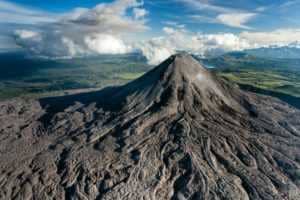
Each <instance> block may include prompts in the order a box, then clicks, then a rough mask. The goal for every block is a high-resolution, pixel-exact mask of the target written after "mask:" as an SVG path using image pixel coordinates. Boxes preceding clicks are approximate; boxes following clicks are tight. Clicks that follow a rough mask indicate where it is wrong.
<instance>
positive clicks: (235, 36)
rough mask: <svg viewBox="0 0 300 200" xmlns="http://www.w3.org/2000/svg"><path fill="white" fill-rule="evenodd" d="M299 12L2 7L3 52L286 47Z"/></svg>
mask: <svg viewBox="0 0 300 200" xmlns="http://www.w3.org/2000/svg"><path fill="white" fill-rule="evenodd" d="M299 10H300V0H227V1H224V0H144V1H142V0H64V1H61V0H43V1H41V0H0V44H1V45H0V49H1V50H3V49H4V50H5V49H15V48H20V47H21V48H23V49H26V50H28V51H30V52H31V53H36V54H40V55H43V54H45V56H55V57H60V56H75V55H78V54H80V55H83V54H89V53H91V52H92V53H99V54H101V53H116V54H117V53H127V52H130V51H136V50H139V51H142V52H144V53H145V52H146V51H152V52H150V53H149V52H147V53H148V54H150V55H152V56H155V57H164V56H163V55H165V56H166V55H168V54H170V53H172V52H173V51H175V50H179V49H180V50H185V49H186V50H190V51H197V52H198V53H199V54H205V53H207V52H213V51H215V50H216V49H222V50H223V51H230V50H239V49H245V48H255V47H260V46H268V45H289V44H291V43H293V44H294V43H298V42H299V41H300V20H299V19H300V12H299ZM76 31H78V32H80V33H81V34H80V36H81V37H80V36H79V35H78V34H77V35H76V34H75V32H76ZM193 40H194V42H193ZM49 41H50V42H49ZM191 41H192V42H191ZM193 43H195V45H194V44H193ZM196 43H197V44H196ZM51 44H54V45H51ZM114 45H115V46H114ZM47 49H48V50H47ZM170 49H171V50H170ZM50 51H53V52H50ZM157 51H158V52H157ZM145 54H146V53H145Z"/></svg>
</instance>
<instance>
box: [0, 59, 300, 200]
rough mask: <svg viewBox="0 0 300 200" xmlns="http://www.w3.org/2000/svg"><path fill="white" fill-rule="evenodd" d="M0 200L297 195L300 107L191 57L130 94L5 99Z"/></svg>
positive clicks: (238, 199)
mask: <svg viewBox="0 0 300 200" xmlns="http://www.w3.org/2000/svg"><path fill="white" fill-rule="evenodd" d="M0 199H20V200H21V199H43V200H44V199H57V200H58V199H78V200H79V199H83V200H85V199H122V200H135V199H144V200H168V199H170V200H176V199H178V200H187V199H189V200H194V199H195V200H196V199H202V200H225V199H226V200H248V199H253V200H299V199H300V111H299V110H297V109H295V108H293V107H291V106H289V105H288V104H286V103H283V102H281V101H279V100H277V99H275V98H271V97H268V96H259V95H256V94H254V93H248V92H244V91H241V90H240V89H239V88H238V87H237V86H236V85H234V84H232V83H230V82H228V81H226V80H224V79H221V78H219V77H217V76H215V75H214V74H212V73H210V72H209V71H207V70H206V69H205V68H203V67H202V66H201V65H200V64H199V63H198V62H197V61H195V60H194V59H193V58H192V57H191V56H189V55H185V54H179V55H175V56H172V57H170V58H169V59H168V60H166V61H165V62H163V63H162V64H161V65H159V66H158V67H156V68H154V69H153V70H152V71H150V72H148V73H147V74H145V75H144V76H142V77H141V78H139V79H137V80H135V81H133V82H131V83H129V84H127V85H124V86H121V87H111V88H106V89H104V90H101V91H96V92H90V93H84V94H76V95H70V96H64V97H53V98H46V99H40V100H38V101H34V100H22V99H15V100H10V101H4V102H0Z"/></svg>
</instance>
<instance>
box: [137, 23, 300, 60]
mask: <svg viewBox="0 0 300 200" xmlns="http://www.w3.org/2000/svg"><path fill="white" fill-rule="evenodd" d="M163 30H164V32H165V35H164V36H162V37H157V38H152V39H151V40H149V41H147V42H144V43H142V44H140V45H139V48H140V50H141V52H142V53H143V55H145V57H146V58H147V59H148V60H149V63H150V64H158V63H159V62H160V61H163V60H164V59H166V58H167V57H169V56H170V55H172V54H174V53H175V52H178V51H187V52H190V53H192V54H196V55H199V56H202V57H206V56H217V55H220V54H223V53H226V52H230V51H241V50H245V49H253V48H259V47H269V46H289V45H290V46H293V47H295V44H299V42H300V29H279V30H275V31H271V32H249V31H247V32H241V33H238V34H233V33H217V34H203V33H193V32H189V31H187V30H185V29H174V28H171V27H165V28H164V29H163ZM298 46H299V45H298ZM298 46H297V47H298Z"/></svg>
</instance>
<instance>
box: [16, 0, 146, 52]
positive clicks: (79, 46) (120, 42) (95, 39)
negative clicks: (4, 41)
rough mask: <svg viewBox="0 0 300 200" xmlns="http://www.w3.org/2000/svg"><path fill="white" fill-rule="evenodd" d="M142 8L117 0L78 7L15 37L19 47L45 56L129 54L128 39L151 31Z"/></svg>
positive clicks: (139, 4)
mask: <svg viewBox="0 0 300 200" xmlns="http://www.w3.org/2000/svg"><path fill="white" fill-rule="evenodd" d="M142 6H143V2H142V1H138V0H117V1H114V2H112V3H102V4H98V5H97V6H95V7H94V8H92V9H86V8H77V9H75V10H74V11H72V12H70V13H66V14H64V15H62V16H61V17H60V18H59V20H57V21H56V22H54V23H47V24H44V25H40V26H37V27H36V28H35V29H33V30H27V29H21V30H16V31H15V33H14V36H15V39H16V42H17V44H18V45H20V46H21V47H23V48H25V49H28V50H29V51H31V52H33V53H35V54H37V55H41V56H45V57H70V56H84V55H90V54H124V53H129V52H131V51H132V47H131V45H130V44H128V42H126V41H125V40H126V38H127V37H128V36H129V35H131V34H137V33H138V32H143V31H145V30H147V29H148V27H147V26H146V25H145V23H146V21H145V19H144V17H145V16H146V15H147V11H146V10H145V9H143V8H142Z"/></svg>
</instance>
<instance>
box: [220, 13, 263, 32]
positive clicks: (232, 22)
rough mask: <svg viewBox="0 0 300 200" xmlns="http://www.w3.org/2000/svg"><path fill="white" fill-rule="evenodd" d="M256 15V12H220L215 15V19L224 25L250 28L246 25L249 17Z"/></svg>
mask: <svg viewBox="0 0 300 200" xmlns="http://www.w3.org/2000/svg"><path fill="white" fill-rule="evenodd" d="M255 16H257V14H256V13H224V14H220V15H218V16H217V17H216V20H217V21H218V22H219V23H221V24H224V25H227V26H231V27H235V28H243V29H251V28H250V27H249V26H247V25H246V23H248V22H249V21H250V20H251V19H253V18H254V17H255Z"/></svg>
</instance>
